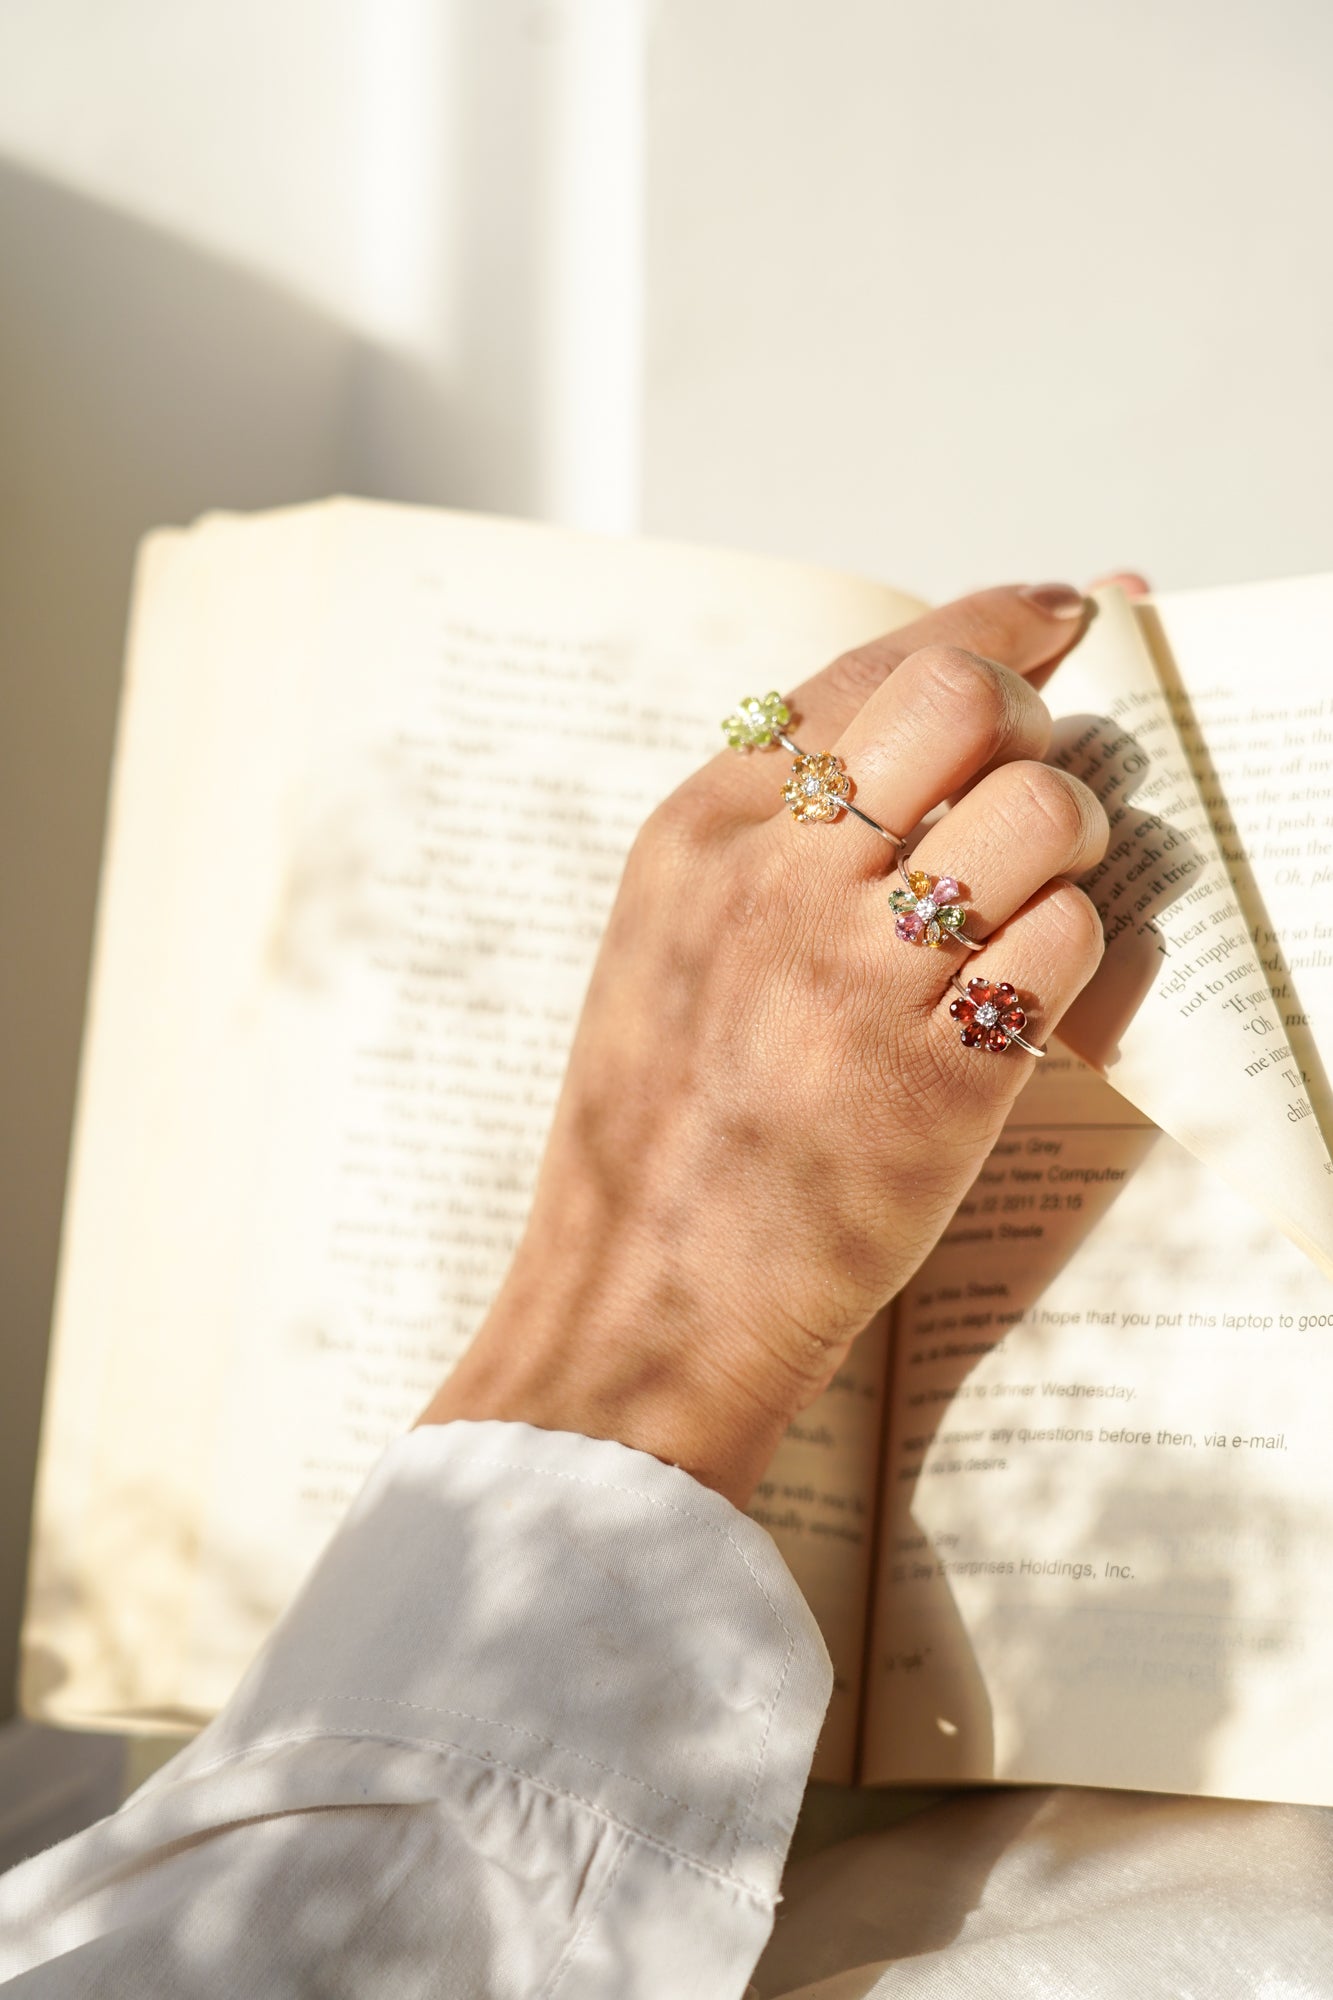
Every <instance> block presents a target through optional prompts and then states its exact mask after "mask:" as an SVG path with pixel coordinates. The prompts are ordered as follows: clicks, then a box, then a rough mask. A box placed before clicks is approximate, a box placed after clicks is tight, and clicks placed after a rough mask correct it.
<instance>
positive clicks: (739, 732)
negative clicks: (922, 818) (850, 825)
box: [722, 690, 907, 848]
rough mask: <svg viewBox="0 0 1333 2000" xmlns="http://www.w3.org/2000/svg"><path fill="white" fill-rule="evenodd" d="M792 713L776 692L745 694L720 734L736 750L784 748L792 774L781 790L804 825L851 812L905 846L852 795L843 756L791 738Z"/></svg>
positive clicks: (894, 842) (893, 841)
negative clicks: (805, 745) (813, 748)
mask: <svg viewBox="0 0 1333 2000" xmlns="http://www.w3.org/2000/svg"><path fill="white" fill-rule="evenodd" d="M790 721H791V710H790V709H789V708H788V706H787V704H786V702H785V701H784V700H783V699H782V696H781V695H780V694H778V693H777V692H776V691H775V690H774V691H770V692H769V693H768V694H765V695H752V694H747V695H746V696H745V698H744V700H742V701H739V702H738V703H737V704H736V706H735V708H734V709H733V710H732V712H731V714H730V715H729V716H727V717H726V718H725V720H724V721H723V724H722V734H723V735H724V736H725V737H726V739H727V743H728V745H729V746H730V748H731V749H733V750H742V751H745V750H772V749H775V748H778V749H783V750H786V751H787V752H788V753H789V754H790V756H791V758H792V767H791V776H790V778H789V779H788V780H787V782H786V784H785V785H784V786H783V787H782V796H783V798H784V799H785V800H786V802H787V807H788V809H789V811H790V813H791V816H792V818H793V819H795V820H799V821H800V823H801V824H802V825H803V826H813V825H816V824H817V823H819V822H820V821H827V820H835V819H837V818H838V816H839V815H840V814H841V813H845V812H847V813H851V814H853V815H854V817H855V818H857V819H859V820H860V821H861V823H862V825H863V826H868V827H869V828H870V829H871V831H872V832H873V833H877V834H878V835H879V837H880V839H881V840H888V841H891V842H892V843H893V845H894V846H895V847H897V848H902V847H905V846H906V844H907V843H906V842H905V840H904V839H903V836H902V835H901V834H900V833H894V832H893V830H892V828H891V827H887V826H881V825H880V823H879V821H878V820H877V819H872V818H871V817H870V814H869V813H868V812H863V811H862V810H861V808H860V806H858V805H856V804H855V803H854V802H853V800H852V799H851V798H850V797H849V794H850V792H851V789H852V781H851V778H850V776H849V775H848V772H847V767H846V765H845V764H844V763H843V761H842V758H841V757H837V756H835V755H834V753H833V752H832V751H831V750H802V748H801V746H800V744H799V743H794V742H793V741H792V739H791V737H790V736H789V735H788V734H787V725H788V723H789V722H790Z"/></svg>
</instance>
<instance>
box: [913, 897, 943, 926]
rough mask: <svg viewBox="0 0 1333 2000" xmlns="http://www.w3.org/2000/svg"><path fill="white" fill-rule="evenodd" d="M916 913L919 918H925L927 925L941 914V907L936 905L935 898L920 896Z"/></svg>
mask: <svg viewBox="0 0 1333 2000" xmlns="http://www.w3.org/2000/svg"><path fill="white" fill-rule="evenodd" d="M916 913H917V915H918V916H919V917H921V918H923V919H924V920H925V922H926V923H930V922H931V921H932V919H933V918H934V917H936V916H937V915H938V914H939V905H938V904H937V903H936V901H935V899H934V897H933V896H918V897H917V901H916Z"/></svg>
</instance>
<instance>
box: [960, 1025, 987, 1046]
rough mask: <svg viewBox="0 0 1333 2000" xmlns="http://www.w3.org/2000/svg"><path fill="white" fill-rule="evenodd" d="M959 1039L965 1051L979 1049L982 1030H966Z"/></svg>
mask: <svg viewBox="0 0 1333 2000" xmlns="http://www.w3.org/2000/svg"><path fill="white" fill-rule="evenodd" d="M958 1039H959V1041H960V1042H961V1043H962V1045H963V1047H964V1048H965V1049H975V1048H979V1047H980V1046H981V1030H980V1028H964V1029H963V1032H962V1034H961V1035H960V1036H959V1037H958Z"/></svg>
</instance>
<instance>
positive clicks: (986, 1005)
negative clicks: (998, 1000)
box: [977, 1000, 1000, 1028]
mask: <svg viewBox="0 0 1333 2000" xmlns="http://www.w3.org/2000/svg"><path fill="white" fill-rule="evenodd" d="M999 1018H1000V1010H999V1008H998V1007H996V1006H994V1005H992V1003H991V1002H990V1001H989V1000H983V1001H982V1003H981V1005H980V1006H979V1007H978V1008H977V1026H978V1027H979V1028H993V1027H995V1026H996V1024H997V1022H998V1021H999Z"/></svg>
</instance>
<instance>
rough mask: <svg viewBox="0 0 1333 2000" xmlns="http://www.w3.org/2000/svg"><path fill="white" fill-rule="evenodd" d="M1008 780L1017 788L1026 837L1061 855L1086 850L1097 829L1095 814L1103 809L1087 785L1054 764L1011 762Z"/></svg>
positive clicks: (1020, 829)
mask: <svg viewBox="0 0 1333 2000" xmlns="http://www.w3.org/2000/svg"><path fill="white" fill-rule="evenodd" d="M1008 782H1009V783H1010V784H1011V785H1012V786H1013V787H1014V791H1015V807H1016V811H1015V813H1014V818H1015V819H1016V821H1017V827H1016V830H1017V831H1018V832H1020V833H1021V835H1022V837H1023V838H1024V839H1026V840H1029V841H1030V840H1032V839H1033V838H1034V836H1035V837H1036V839H1037V840H1039V841H1040V844H1041V845H1042V846H1043V847H1046V848H1049V849H1050V850H1051V851H1052V852H1054V853H1057V854H1068V855H1077V854H1080V853H1081V852H1082V850H1083V848H1084V847H1085V846H1086V845H1087V843H1088V841H1089V839H1090V837H1091V835H1092V832H1093V824H1094V814H1096V813H1100V811H1101V807H1100V806H1099V805H1098V804H1097V801H1096V800H1095V799H1094V798H1093V796H1092V793H1091V792H1090V791H1089V790H1088V789H1087V787H1086V785H1083V784H1080V783H1079V781H1078V780H1077V779H1076V778H1071V777H1069V776H1068V774H1067V773H1066V772H1064V771H1060V770H1057V769H1056V768H1055V766H1054V765H1052V764H1030V763H1025V764H1015V765H1011V766H1010V770H1009V774H1008Z"/></svg>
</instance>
